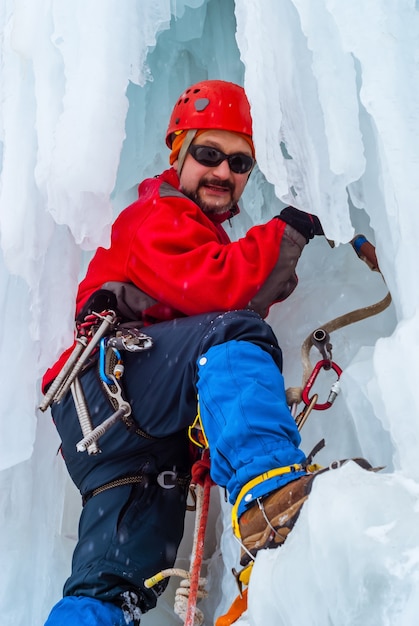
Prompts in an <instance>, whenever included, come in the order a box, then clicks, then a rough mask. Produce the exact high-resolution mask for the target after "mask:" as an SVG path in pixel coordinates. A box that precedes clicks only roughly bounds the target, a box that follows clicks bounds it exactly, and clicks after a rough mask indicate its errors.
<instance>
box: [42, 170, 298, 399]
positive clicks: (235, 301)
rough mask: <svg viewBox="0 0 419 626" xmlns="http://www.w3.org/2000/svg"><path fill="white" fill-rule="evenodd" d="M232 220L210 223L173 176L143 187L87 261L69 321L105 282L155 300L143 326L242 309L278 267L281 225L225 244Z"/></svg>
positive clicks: (152, 180)
mask: <svg viewBox="0 0 419 626" xmlns="http://www.w3.org/2000/svg"><path fill="white" fill-rule="evenodd" d="M231 216H232V214H231V213H228V214H224V215H223V216H218V217H217V218H215V220H216V221H215V220H212V219H210V218H209V217H208V216H207V215H206V214H204V213H203V211H202V210H201V209H200V208H199V207H198V206H197V205H196V204H195V203H194V202H193V201H192V200H190V199H188V198H187V197H186V196H184V195H183V194H181V193H180V192H179V179H178V177H177V174H176V172H175V170H174V169H170V170H167V171H165V172H163V173H162V174H161V175H160V176H158V177H156V178H150V179H146V180H144V181H143V182H142V183H141V184H140V186H139V198H138V200H137V201H136V202H134V203H133V204H131V205H130V206H129V207H127V208H126V209H125V210H124V211H122V213H121V214H120V215H119V216H118V218H117V219H116V221H115V223H114V225H113V227H112V235H111V245H110V247H109V248H98V250H97V251H96V254H95V255H94V257H93V259H92V261H91V262H90V264H89V267H88V270H87V274H86V277H85V279H84V280H83V281H82V282H81V283H80V286H79V290H78V295H77V301H76V314H78V313H79V311H80V310H81V309H82V307H83V305H84V304H85V303H86V301H87V300H88V298H89V297H90V296H91V295H92V293H93V292H94V291H96V290H97V289H100V288H101V287H102V285H103V284H104V283H106V282H109V281H120V282H125V283H133V284H134V285H136V286H137V287H138V288H139V289H141V290H142V291H143V292H145V293H146V294H148V295H149V296H151V297H152V298H154V299H155V300H156V301H157V303H158V304H156V305H154V306H153V307H152V308H151V309H149V310H147V311H143V312H140V311H139V312H138V319H139V320H141V319H142V320H143V321H144V323H147V319H148V318H150V319H153V321H163V320H168V319H174V318H176V317H181V316H185V315H186V316H189V315H196V314H200V313H206V312H211V311H228V310H232V309H243V308H246V307H247V306H248V305H249V302H250V301H251V300H252V298H254V296H255V295H256V294H257V293H258V291H259V290H260V289H261V287H262V286H263V284H264V283H265V281H266V279H267V278H268V276H269V275H270V273H271V272H272V270H273V268H274V266H275V264H276V262H277V259H278V256H279V252H280V245H281V240H282V236H283V233H284V230H285V227H286V224H285V223H284V222H283V221H282V220H280V219H272V220H271V221H269V222H268V223H267V224H264V225H259V226H254V227H253V228H251V229H250V230H249V231H248V232H247V234H246V236H245V237H243V238H241V239H239V240H238V241H236V242H231V241H230V239H229V237H228V235H227V233H226V232H225V230H224V229H223V227H222V226H221V221H224V220H226V219H228V218H229V217H231ZM217 222H220V223H217ZM275 301H278V300H273V302H275ZM273 302H271V304H273ZM68 353H69V351H68V350H67V351H66V352H65V353H64V354H63V355H62V357H61V358H60V359H59V361H58V362H57V363H56V364H55V365H54V366H53V367H52V368H51V369H49V370H48V372H47V373H46V374H45V376H44V380H43V387H45V386H46V385H48V384H49V383H50V382H51V381H52V380H53V379H54V378H55V376H56V375H57V373H58V372H59V370H60V369H61V367H62V365H63V363H64V362H65V360H66V359H67V357H68Z"/></svg>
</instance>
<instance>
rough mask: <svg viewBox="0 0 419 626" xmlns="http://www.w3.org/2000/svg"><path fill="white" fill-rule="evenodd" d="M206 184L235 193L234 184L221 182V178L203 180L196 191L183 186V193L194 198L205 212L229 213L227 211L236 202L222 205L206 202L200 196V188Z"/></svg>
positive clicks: (191, 198)
mask: <svg viewBox="0 0 419 626" xmlns="http://www.w3.org/2000/svg"><path fill="white" fill-rule="evenodd" d="M206 185H214V186H217V187H223V188H224V189H228V190H229V191H230V193H231V195H233V192H234V185H232V184H231V183H230V182H229V181H224V182H220V181H219V180H215V181H212V180H206V181H201V182H200V183H199V185H198V187H197V189H196V190H195V191H188V190H187V189H184V188H182V193H184V194H185V196H187V197H188V198H189V199H190V200H193V202H195V204H197V205H198V206H199V208H200V209H201V210H202V211H203V212H204V213H209V214H210V213H214V214H220V213H227V211H230V210H231V209H232V208H233V206H234V205H235V202H234V201H233V200H231V201H230V202H227V204H224V205H220V206H214V205H213V204H209V203H207V202H205V200H202V199H201V198H200V196H199V190H200V189H201V187H205V186H206Z"/></svg>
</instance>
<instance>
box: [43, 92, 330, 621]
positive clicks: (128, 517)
mask: <svg viewBox="0 0 419 626" xmlns="http://www.w3.org/2000/svg"><path fill="white" fill-rule="evenodd" d="M166 143H167V146H168V147H169V149H170V150H171V152H170V164H171V168H170V169H168V170H167V171H165V172H163V173H162V174H160V175H159V176H156V177H155V178H150V179H147V180H144V181H143V182H142V183H141V184H140V186H139V197H138V200H136V201H135V202H134V203H133V204H132V205H131V206H129V207H128V208H126V209H125V210H124V211H122V213H121V214H120V215H119V216H118V218H117V219H116V221H115V223H114V225H113V228H112V236H111V244H110V247H109V248H106V249H105V248H99V249H98V250H97V252H96V254H95V255H94V257H93V259H92V261H91V262H90V265H89V267H88V270H87V274H86V277H85V278H84V280H83V281H82V282H81V284H80V286H79V290H78V295H77V302H76V326H77V328H78V331H79V340H80V337H82V339H83V338H84V340H85V343H84V344H83V341H82V342H81V343H82V345H83V346H84V345H85V344H86V342H87V346H89V339H90V337H91V334H92V328H93V329H96V328H97V326H98V324H99V323H102V318H101V317H100V315H99V317H97V316H96V313H97V312H99V313H101V312H103V311H107V310H108V309H109V310H112V311H115V312H116V315H117V324H116V325H111V326H110V328H111V329H112V332H111V334H110V336H108V335H109V333H108V334H107V333H104V334H103V338H101V340H100V342H98V343H97V346H96V348H95V349H92V350H90V354H89V357H88V358H86V359H85V361H84V363H83V367H82V368H81V370H80V371H78V373H77V376H76V377H75V379H74V381H73V383H72V386H71V391H66V392H65V393H64V395H63V397H62V398H61V399H60V401H58V402H57V401H55V402H53V404H52V415H53V419H54V422H55V424H56V427H57V429H58V433H59V435H60V438H61V441H62V455H63V457H64V460H65V463H66V465H67V468H68V471H69V473H70V476H71V478H72V480H73V481H74V483H75V484H76V486H77V487H78V489H79V490H80V492H81V495H82V498H83V509H82V513H81V518H80V524H79V539H78V543H77V545H76V548H75V551H74V555H73V562H72V570H71V575H70V577H69V578H68V580H67V582H66V583H65V586H64V597H63V599H61V600H60V601H59V602H58V603H57V604H56V605H55V606H54V607H53V609H52V611H51V613H50V615H49V618H48V620H47V622H46V624H47V625H48V626H84V625H85V626H94V625H98V626H99V625H100V626H126V624H139V622H140V619H141V615H142V614H144V613H145V612H146V611H149V610H150V609H152V608H153V607H154V606H155V605H156V602H157V597H158V596H159V595H160V594H161V593H162V591H163V590H164V588H165V586H166V582H165V581H164V582H161V583H160V584H158V585H157V586H155V587H153V588H152V589H147V588H145V586H144V580H145V579H147V578H148V577H150V576H153V575H154V574H155V573H156V572H158V571H160V570H162V569H164V568H168V567H172V565H173V564H174V561H175V558H176V553H177V549H178V546H179V543H180V541H181V538H182V533H183V526H184V515H185V505H186V497H187V490H188V482H189V480H190V472H191V464H192V461H193V460H194V454H193V452H191V449H192V445H191V442H190V441H189V439H188V428H189V427H190V425H191V424H192V423H193V422H194V420H195V417H196V415H197V402H199V407H200V416H201V421H202V427H203V432H204V434H205V437H206V439H207V441H208V445H209V452H210V461H211V478H212V479H213V481H214V482H215V483H216V484H218V485H221V486H223V487H225V488H226V489H227V491H228V495H229V500H230V502H231V503H232V504H233V505H234V510H235V512H236V515H237V519H238V527H239V532H240V536H241V542H242V548H243V550H242V554H243V559H242V562H243V563H245V562H246V560H247V559H249V558H250V556H249V555H254V554H255V553H256V552H257V551H258V550H259V549H260V548H263V547H273V546H275V545H277V544H279V543H281V542H283V541H284V538H285V537H286V535H287V533H288V532H289V530H290V528H292V525H293V523H294V521H295V518H296V516H297V515H298V512H299V509H300V507H301V506H302V504H303V502H304V500H305V499H306V497H307V495H308V492H309V490H310V487H311V483H312V480H313V476H315V474H310V473H309V471H308V469H307V467H306V463H305V462H306V457H305V455H304V453H303V452H302V451H301V450H300V449H299V445H300V436H299V433H298V430H297V427H296V425H295V422H294V420H293V418H292V416H291V414H290V411H289V408H288V406H287V402H286V398H285V391H284V383H283V378H282V374H281V367H282V356H281V350H280V348H279V346H278V342H277V339H276V337H275V335H274V333H273V331H272V329H271V328H270V326H269V325H268V324H267V323H266V322H265V321H264V318H265V317H266V316H267V314H268V312H269V308H270V307H271V306H272V305H273V304H274V303H277V302H281V301H282V300H284V299H285V298H287V297H288V296H289V295H290V294H291V293H292V291H293V290H294V289H295V287H296V285H297V277H296V273H295V268H296V264H297V261H298V259H299V257H300V255H301V252H302V250H303V248H304V246H305V245H306V244H307V243H308V241H309V240H310V239H311V238H313V237H314V235H318V234H322V229H321V226H320V223H319V221H318V219H317V218H316V217H315V216H313V215H310V214H307V213H303V212H301V211H299V210H297V209H295V208H293V207H287V208H285V209H284V210H283V211H282V212H281V213H280V215H278V216H276V217H274V218H273V219H271V220H270V221H268V222H267V223H266V224H262V225H258V226H254V227H252V228H250V230H249V231H248V232H247V234H246V235H245V236H244V237H242V238H241V239H239V240H238V241H235V242H231V241H230V240H229V237H228V235H227V234H226V231H225V230H224V229H223V226H222V224H223V223H224V222H225V221H226V220H230V219H231V218H232V217H234V216H235V215H236V214H237V213H238V212H239V209H238V205H237V203H238V201H239V199H240V197H241V195H242V192H243V190H244V188H245V185H246V183H247V181H248V178H249V176H250V174H251V172H252V169H253V167H254V165H255V149H254V145H253V141H252V120H251V114H250V108H249V103H248V100H247V98H246V95H245V93H244V90H243V89H242V88H241V87H240V86H238V85H235V84H233V83H229V82H224V81H219V80H208V81H203V82H200V83H197V84H195V85H193V86H191V87H189V88H188V89H186V91H185V92H184V93H183V94H182V95H181V96H180V97H179V99H178V101H177V103H176V104H175V106H174V109H173V113H172V116H171V119H170V122H169V126H168V129H167V134H166ZM130 323H131V326H134V327H136V328H139V329H140V331H141V333H144V334H145V335H146V337H147V338H150V339H147V338H146V340H144V338H143V335H142V334H141V333H137V334H138V337H137V336H136V335H135V333H134V339H133V340H132V345H128V343H127V342H125V343H124V341H125V336H126V335H125V334H124V333H126V332H128V337H132V335H130V334H129V331H126V329H127V328H128V329H129V328H130ZM124 324H125V326H124ZM79 340H78V341H79ZM136 341H137V343H135V342H136ZM147 341H148V345H146V344H147ZM141 342H144V343H143V344H142V343H141ZM151 343H152V344H153V345H152V346H151V347H150V345H151ZM76 345H77V344H76ZM127 347H128V349H126V348H127ZM143 347H144V348H146V347H148V348H149V349H141V348H143ZM124 348H125V349H124ZM131 348H132V349H131ZM137 348H138V349H137ZM85 349H86V350H89V347H87V348H85ZM71 350H72V348H70V349H69V350H68V351H66V352H65V353H64V354H63V355H62V357H61V358H60V359H59V361H58V362H57V363H56V364H55V365H54V366H53V367H52V368H51V369H49V370H48V372H47V373H46V375H45V377H44V381H43V390H44V393H46V394H47V393H48V391H49V390H50V389H51V387H52V386H53V385H54V381H56V380H57V376H60V374H62V373H63V365H64V364H65V362H66V361H67V359H68V357H69V354H70V353H71ZM112 359H113V361H112ZM121 364H123V366H124V373H123V375H122V377H120V378H117V377H116V374H115V372H117V371H119V370H118V366H120V365H121ZM124 403H125V404H124ZM121 406H122V407H123V408H122V411H121V414H122V415H123V417H122V419H120V420H119V421H116V423H115V424H114V425H113V426H111V427H110V428H109V430H107V431H106V432H105V434H104V435H103V436H102V437H101V439H100V442H99V443H100V450H101V453H100V454H95V452H97V451H98V448H97V447H96V448H95V445H96V444H91V443H90V444H89V446H88V452H79V451H78V450H77V448H76V445H77V444H78V442H80V440H81V439H82V438H83V432H84V434H85V433H86V432H89V431H88V430H87V431H83V429H82V426H81V423H83V419H84V420H85V421H86V419H87V421H88V422H89V420H90V422H89V423H91V426H92V428H95V427H97V426H98V425H99V424H101V423H102V422H103V421H104V420H106V419H107V418H108V417H109V416H110V415H112V414H113V413H114V412H115V411H117V410H118V408H119V409H120V408H121ZM127 406H129V410H127ZM86 415H87V417H86ZM82 431H83V432H82ZM89 452H90V453H89ZM285 485H286V487H285ZM272 529H275V533H274V538H272V536H273V532H272Z"/></svg>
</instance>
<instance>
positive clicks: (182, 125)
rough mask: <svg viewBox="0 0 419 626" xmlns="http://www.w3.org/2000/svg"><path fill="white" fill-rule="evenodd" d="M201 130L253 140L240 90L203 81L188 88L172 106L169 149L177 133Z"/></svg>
mask: <svg viewBox="0 0 419 626" xmlns="http://www.w3.org/2000/svg"><path fill="white" fill-rule="evenodd" d="M203 128H206V129H208V130H214V129H217V130H229V131H231V132H234V133H242V134H244V135H248V136H249V137H251V136H252V118H251V115H250V106H249V102H248V100H247V97H246V94H245V91H244V89H243V87H240V86H239V85H235V84H234V83H229V82H226V81H224V80H204V81H202V82H200V83H196V85H192V86H191V87H188V89H186V91H184V92H183V94H182V95H181V96H180V98H179V99H178V101H177V103H176V104H175V106H174V109H173V112H172V116H171V118H170V122H169V126H168V128H167V133H166V144H167V146H168V147H169V148H171V147H172V142H173V138H174V133H176V131H179V130H191V129H199V130H201V129H203Z"/></svg>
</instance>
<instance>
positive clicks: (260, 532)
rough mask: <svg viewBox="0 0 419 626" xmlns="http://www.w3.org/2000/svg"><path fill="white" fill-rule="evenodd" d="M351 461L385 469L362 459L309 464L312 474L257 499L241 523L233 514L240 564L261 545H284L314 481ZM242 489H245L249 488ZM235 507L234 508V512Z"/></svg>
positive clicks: (376, 469) (365, 466)
mask: <svg viewBox="0 0 419 626" xmlns="http://www.w3.org/2000/svg"><path fill="white" fill-rule="evenodd" d="M348 461H353V462H355V463H356V464H357V465H359V466H360V467H362V468H363V469H365V470H368V471H373V472H377V471H379V470H381V469H383V468H382V467H372V465H371V464H370V463H369V462H368V461H366V460H365V459H362V458H353V459H344V460H342V461H334V462H333V463H331V464H330V465H329V467H326V468H321V467H320V466H319V465H312V466H308V467H309V468H310V470H311V471H310V473H309V472H307V474H305V475H303V476H300V477H299V478H296V479H295V480H292V481H291V482H289V483H287V484H286V485H285V486H284V487H281V488H279V489H277V490H276V491H273V492H272V493H270V494H268V495H266V496H263V497H261V498H257V500H255V502H254V504H253V505H252V506H250V507H249V508H248V509H247V510H245V511H244V513H242V514H241V515H240V518H239V519H238V522H236V523H235V520H234V516H233V530H234V532H235V534H236V536H237V537H238V539H239V540H240V542H241V544H242V554H241V560H240V563H241V565H247V564H248V563H249V561H250V560H251V559H252V558H253V557H254V556H255V555H256V553H257V552H258V551H259V550H262V548H277V547H278V546H280V545H282V544H283V543H284V541H285V540H286V538H287V537H288V535H289V533H290V532H291V530H292V529H293V527H294V524H295V522H296V521H297V519H298V516H299V514H300V511H301V508H302V506H303V504H304V502H305V501H306V500H307V498H308V496H309V493H310V491H311V488H312V486H313V480H314V479H315V478H316V477H317V476H319V475H320V474H323V473H324V472H327V471H329V470H332V469H338V468H339V467H341V466H342V465H343V464H344V463H347V462H348ZM284 469H286V468H284ZM273 472H278V473H283V472H282V470H281V469H279V470H273ZM243 491H244V492H245V491H246V489H244V490H243ZM235 506H236V505H235ZM234 509H235V507H233V511H234ZM236 509H237V507H236Z"/></svg>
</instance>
